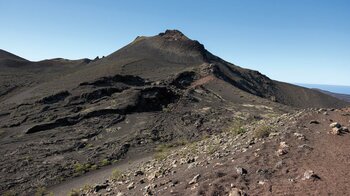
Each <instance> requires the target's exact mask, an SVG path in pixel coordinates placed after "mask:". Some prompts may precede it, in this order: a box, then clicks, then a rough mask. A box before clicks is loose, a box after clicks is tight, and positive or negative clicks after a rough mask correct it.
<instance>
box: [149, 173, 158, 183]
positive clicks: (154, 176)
mask: <svg viewBox="0 0 350 196" xmlns="http://www.w3.org/2000/svg"><path fill="white" fill-rule="evenodd" d="M157 177H158V176H157V172H152V173H150V174H149V175H148V176H147V180H148V181H152V180H154V179H156V178H157Z"/></svg>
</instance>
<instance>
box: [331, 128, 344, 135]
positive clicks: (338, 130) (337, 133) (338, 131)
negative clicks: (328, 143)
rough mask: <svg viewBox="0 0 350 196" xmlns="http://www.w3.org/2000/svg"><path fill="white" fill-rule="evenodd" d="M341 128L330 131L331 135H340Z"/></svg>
mask: <svg viewBox="0 0 350 196" xmlns="http://www.w3.org/2000/svg"><path fill="white" fill-rule="evenodd" d="M340 130H341V129H340V128H338V127H333V128H332V130H331V131H329V133H330V134H333V135H340Z"/></svg>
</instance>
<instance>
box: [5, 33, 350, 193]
mask: <svg viewBox="0 0 350 196" xmlns="http://www.w3.org/2000/svg"><path fill="white" fill-rule="evenodd" d="M2 53H3V54H4V55H0V57H1V58H2V59H5V60H4V61H1V59H0V62H8V59H9V61H11V62H19V61H20V62H21V63H10V64H9V63H2V64H1V63H0V68H1V69H2V70H4V71H3V72H1V73H0V74H1V77H0V81H1V89H4V90H2V91H1V92H2V94H0V107H1V109H0V147H1V148H0V153H1V154H2V155H3V156H1V157H0V162H1V164H0V193H3V192H5V191H10V192H11V191H14V192H17V193H18V194H19V195H27V194H31V193H33V192H35V191H36V190H38V189H40V188H41V187H48V186H53V185H55V184H58V183H60V182H62V181H65V180H68V179H70V178H73V177H76V176H81V175H83V174H84V173H86V172H89V171H92V170H96V169H99V168H102V167H105V166H106V165H110V164H112V163H114V162H118V161H119V160H121V159H123V158H125V157H127V156H126V155H130V156H133V157H138V156H141V155H142V154H143V153H147V152H149V153H151V152H153V151H154V150H155V148H156V147H157V146H159V145H161V144H164V143H168V144H173V145H177V144H178V143H182V142H181V141H190V142H191V141H197V140H199V139H200V138H202V137H203V135H212V134H219V133H220V132H222V131H223V130H225V129H228V128H229V127H230V126H231V125H232V123H235V122H236V121H237V119H241V120H242V121H249V120H259V119H265V118H268V117H269V116H271V115H282V114H284V113H286V112H293V111H295V110H296V109H297V108H306V107H334V108H340V107H344V106H346V105H348V103H346V102H344V101H341V100H338V99H336V98H334V97H332V96H328V95H325V94H323V93H320V92H318V91H314V90H310V89H306V88H301V87H297V86H294V85H290V84H285V83H282V82H277V81H273V80H271V79H269V78H268V77H266V76H264V75H262V74H260V73H259V72H257V71H252V70H248V69H243V68H241V67H238V66H236V65H233V64H231V63H228V62H226V61H224V60H222V59H220V58H219V57H216V56H214V55H213V54H211V53H210V52H208V51H207V50H206V49H205V48H204V46H203V45H202V44H200V43H199V42H198V41H194V40H191V39H189V38H187V37H186V36H185V35H183V34H182V33H181V32H179V31H176V30H168V31H166V32H165V33H161V34H159V35H156V36H151V37H138V38H137V39H135V40H134V41H133V42H132V43H130V44H129V45H127V46H125V47H124V48H122V49H120V50H118V51H116V52H115V53H112V54H111V55H109V56H107V57H105V58H102V59H95V60H93V61H90V60H87V59H82V60H76V61H70V60H64V59H52V60H45V61H39V62H30V61H27V60H24V59H19V57H18V58H17V57H16V56H14V55H9V54H8V53H5V52H2ZM5 54H6V55H5ZM9 89H10V90H9ZM3 92H5V93H3Z"/></svg>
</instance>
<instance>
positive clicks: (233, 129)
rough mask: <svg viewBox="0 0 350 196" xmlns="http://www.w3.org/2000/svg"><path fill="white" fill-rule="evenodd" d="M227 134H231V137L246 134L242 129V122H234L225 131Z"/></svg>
mask: <svg viewBox="0 0 350 196" xmlns="http://www.w3.org/2000/svg"><path fill="white" fill-rule="evenodd" d="M227 131H228V132H229V133H232V134H233V135H240V134H243V133H245V132H246V130H245V129H244V127H243V124H242V121H240V120H237V121H235V122H234V123H233V124H232V125H231V126H230V127H229V128H228V130H227Z"/></svg>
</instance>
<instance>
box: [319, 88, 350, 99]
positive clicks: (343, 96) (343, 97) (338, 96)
mask: <svg viewBox="0 0 350 196" xmlns="http://www.w3.org/2000/svg"><path fill="white" fill-rule="evenodd" d="M315 90H318V91H320V92H322V93H324V94H327V95H331V96H333V97H336V98H338V99H341V100H344V101H347V102H350V95H348V94H340V93H333V92H329V91H325V90H321V89H315Z"/></svg>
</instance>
